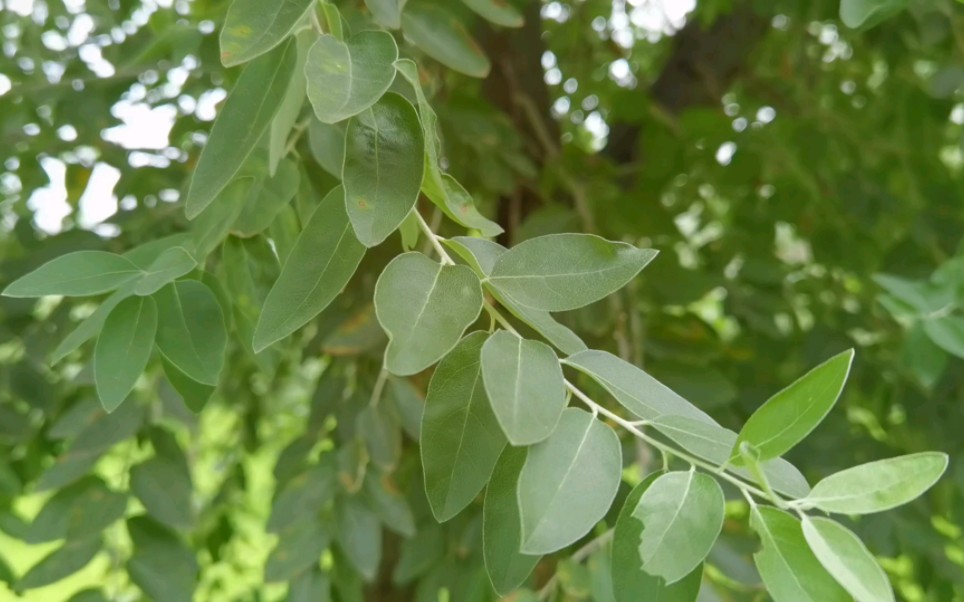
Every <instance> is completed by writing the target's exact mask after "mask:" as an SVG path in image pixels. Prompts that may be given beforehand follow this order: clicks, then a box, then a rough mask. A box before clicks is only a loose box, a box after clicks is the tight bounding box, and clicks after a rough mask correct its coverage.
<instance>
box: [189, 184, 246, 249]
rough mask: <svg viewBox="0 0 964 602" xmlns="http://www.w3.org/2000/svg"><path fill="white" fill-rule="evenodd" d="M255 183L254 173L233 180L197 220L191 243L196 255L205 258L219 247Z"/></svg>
mask: <svg viewBox="0 0 964 602" xmlns="http://www.w3.org/2000/svg"><path fill="white" fill-rule="evenodd" d="M254 184H255V180H254V177H253V176H249V175H244V176H239V177H237V178H235V179H234V180H231V182H230V183H229V184H228V185H227V186H225V187H224V188H223V189H222V190H221V192H219V193H218V195H217V196H216V197H215V198H214V200H213V201H211V204H210V205H208V206H207V208H206V209H205V210H204V211H202V212H201V214H200V215H198V216H197V217H196V218H195V219H194V223H193V228H192V229H191V242H192V244H193V249H194V256H195V257H196V258H197V259H199V260H201V261H203V260H204V258H205V257H207V256H208V255H209V254H210V253H211V251H213V250H214V249H216V248H218V247H219V246H220V245H221V243H222V242H224V239H225V237H226V236H227V235H228V232H229V231H230V230H231V226H232V225H234V222H236V221H237V219H238V216H239V215H241V210H242V209H244V206H245V201H246V200H247V198H248V195H249V194H250V192H251V187H252V186H253V185H254Z"/></svg>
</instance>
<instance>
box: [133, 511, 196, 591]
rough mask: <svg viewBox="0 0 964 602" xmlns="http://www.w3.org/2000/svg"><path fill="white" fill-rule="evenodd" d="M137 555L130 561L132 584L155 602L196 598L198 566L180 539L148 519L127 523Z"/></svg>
mask: <svg viewBox="0 0 964 602" xmlns="http://www.w3.org/2000/svg"><path fill="white" fill-rule="evenodd" d="M127 530H128V532H129V533H130V536H131V540H132V541H133V543H134V554H133V555H132V556H131V557H130V560H128V561H127V572H128V573H129V574H130V578H131V581H133V582H134V583H135V584H136V585H137V587H139V588H141V590H143V592H144V594H145V595H146V596H147V599H149V600H151V601H152V602H184V600H191V599H193V597H194V587H195V585H196V583H197V578H198V564H197V559H196V558H195V557H194V552H193V551H192V550H191V549H190V548H189V547H187V545H186V544H185V543H184V542H183V541H181V540H180V539H179V538H178V537H177V536H176V535H174V534H173V533H171V532H170V531H168V530H167V529H165V528H164V527H162V526H160V525H158V524H157V523H155V522H154V521H152V520H151V519H149V518H147V517H145V516H137V517H134V518H132V519H130V520H128V521H127Z"/></svg>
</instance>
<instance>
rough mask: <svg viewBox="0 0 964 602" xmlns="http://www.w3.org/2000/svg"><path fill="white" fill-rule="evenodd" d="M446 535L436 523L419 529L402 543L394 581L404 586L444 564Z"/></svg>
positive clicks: (433, 522) (393, 573) (393, 577)
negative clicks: (441, 563)
mask: <svg viewBox="0 0 964 602" xmlns="http://www.w3.org/2000/svg"><path fill="white" fill-rule="evenodd" d="M445 545H446V542H445V533H444V532H443V531H442V527H441V526H440V525H439V524H438V523H436V522H435V521H431V522H429V523H427V524H425V525H422V526H421V528H419V530H418V533H416V534H415V536H414V537H412V538H411V539H406V540H405V541H403V542H402V545H401V552H400V554H399V558H398V563H397V564H396V565H395V569H394V570H393V571H392V581H393V582H394V583H396V584H399V585H404V584H406V583H408V582H410V581H411V580H413V579H415V578H416V577H419V576H421V575H423V574H424V573H425V572H427V571H428V570H429V569H431V568H432V567H435V566H437V565H438V564H439V563H440V562H442V559H443V557H444V556H445Z"/></svg>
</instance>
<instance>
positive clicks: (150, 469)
mask: <svg viewBox="0 0 964 602" xmlns="http://www.w3.org/2000/svg"><path fill="white" fill-rule="evenodd" d="M155 437H156V438H163V439H164V442H163V443H162V444H156V445H155V449H154V457H153V458H151V459H149V460H147V461H146V462H142V463H141V464H138V465H137V466H134V467H133V468H132V469H131V473H130V481H131V482H130V488H131V492H132V493H133V494H134V495H136V496H137V498H138V499H139V500H140V501H141V503H142V504H144V508H145V509H146V510H147V512H148V514H150V515H151V518H153V519H154V520H156V521H157V522H159V523H161V524H163V525H165V526H168V527H171V528H172V529H183V530H187V529H190V528H191V527H192V526H193V524H194V508H193V500H192V498H193V496H194V486H193V483H192V482H191V471H190V468H188V464H187V458H186V457H185V456H184V452H183V451H181V449H180V447H179V446H178V445H177V442H176V441H175V440H174V438H173V437H172V436H171V435H169V434H167V433H164V432H158V433H155Z"/></svg>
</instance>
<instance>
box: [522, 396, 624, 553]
mask: <svg viewBox="0 0 964 602" xmlns="http://www.w3.org/2000/svg"><path fill="white" fill-rule="evenodd" d="M621 471H622V449H621V447H620V445H619V437H617V436H616V433H615V432H613V430H612V429H611V428H609V427H608V426H606V425H605V424H603V423H602V422H599V421H598V420H596V419H595V418H594V417H593V416H592V415H591V414H589V413H588V412H584V411H582V410H579V409H576V408H569V409H567V410H566V411H565V412H563V413H562V418H561V419H560V420H559V425H558V426H557V427H556V430H555V432H554V433H552V435H551V436H550V437H549V438H548V439H546V440H545V441H542V442H540V443H538V444H536V445H533V446H532V447H531V448H529V454H528V457H527V458H526V463H525V466H524V467H523V468H522V474H521V476H520V477H519V492H518V497H519V511H520V515H521V517H522V546H521V548H520V550H521V552H522V553H524V554H549V553H550V552H555V551H556V550H560V549H562V548H564V547H566V546H568V545H569V544H571V543H573V542H575V541H577V540H578V539H580V538H581V537H582V536H584V535H585V534H586V533H588V532H589V530H590V529H592V527H593V525H595V524H596V523H597V522H599V521H600V520H602V518H603V517H604V516H605V515H606V512H607V511H608V510H609V506H610V505H611V504H612V502H613V498H614V497H615V496H616V490H617V489H619V480H620V473H621Z"/></svg>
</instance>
